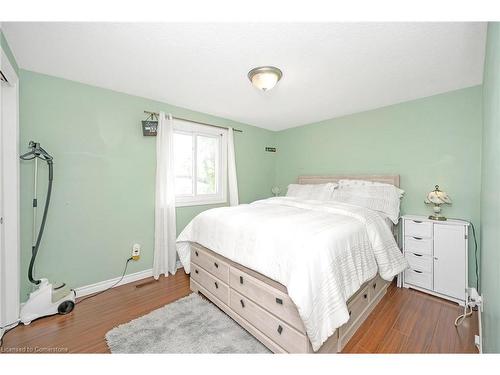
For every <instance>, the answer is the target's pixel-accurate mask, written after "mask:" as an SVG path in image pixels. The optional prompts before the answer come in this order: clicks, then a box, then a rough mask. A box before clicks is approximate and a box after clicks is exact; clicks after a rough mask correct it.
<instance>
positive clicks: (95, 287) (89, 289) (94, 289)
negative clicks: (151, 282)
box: [75, 261, 182, 298]
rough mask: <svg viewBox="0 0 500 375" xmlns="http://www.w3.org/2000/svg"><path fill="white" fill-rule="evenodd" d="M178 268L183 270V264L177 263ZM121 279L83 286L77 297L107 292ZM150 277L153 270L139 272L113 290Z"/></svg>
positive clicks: (128, 277)
mask: <svg viewBox="0 0 500 375" xmlns="http://www.w3.org/2000/svg"><path fill="white" fill-rule="evenodd" d="M176 266H177V269H179V268H182V264H181V262H180V261H177V263H176ZM120 277H121V276H119V277H115V278H114V279H109V280H104V281H99V282H97V283H94V284H90V285H85V286H82V287H79V288H75V292H76V297H77V298H79V297H84V296H88V295H89V294H94V293H98V292H102V291H103V290H106V289H108V288H110V287H112V286H113V285H114V284H115V283H116V282H117V281H118V280H120ZM148 277H153V269H152V268H149V269H147V270H144V271H139V272H135V273H131V274H128V275H125V277H124V278H123V280H122V281H120V282H119V283H118V284H116V285H115V286H113V288H116V287H118V286H120V285H125V284H129V283H133V282H134V281H137V280H142V279H147V278H148Z"/></svg>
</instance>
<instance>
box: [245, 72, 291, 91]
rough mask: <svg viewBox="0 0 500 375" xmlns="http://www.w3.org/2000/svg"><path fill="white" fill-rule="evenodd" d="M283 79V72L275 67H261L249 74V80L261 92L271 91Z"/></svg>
mask: <svg viewBox="0 0 500 375" xmlns="http://www.w3.org/2000/svg"><path fill="white" fill-rule="evenodd" d="M281 77H283V72H282V71H281V70H279V69H278V68H276V67H275V66H259V67H257V68H253V69H252V70H250V71H249V72H248V79H249V80H250V82H252V85H254V86H255V87H257V88H258V89H259V90H262V91H268V90H271V89H272V88H273V87H274V86H276V84H277V83H278V81H279V80H280V79H281Z"/></svg>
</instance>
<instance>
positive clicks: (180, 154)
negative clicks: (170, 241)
mask: <svg viewBox="0 0 500 375" xmlns="http://www.w3.org/2000/svg"><path fill="white" fill-rule="evenodd" d="M174 162H175V195H176V202H177V206H195V205H202V204H215V203H224V202H226V197H227V130H225V129H219V128H215V127H211V126H205V125H199V124H196V123H192V122H189V121H183V120H175V121H174Z"/></svg>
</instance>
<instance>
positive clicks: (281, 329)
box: [278, 324, 283, 335]
mask: <svg viewBox="0 0 500 375" xmlns="http://www.w3.org/2000/svg"><path fill="white" fill-rule="evenodd" d="M281 332H283V327H282V326H281V324H280V325H278V333H279V334H280V335H281Z"/></svg>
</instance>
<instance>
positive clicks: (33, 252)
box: [28, 160, 54, 285]
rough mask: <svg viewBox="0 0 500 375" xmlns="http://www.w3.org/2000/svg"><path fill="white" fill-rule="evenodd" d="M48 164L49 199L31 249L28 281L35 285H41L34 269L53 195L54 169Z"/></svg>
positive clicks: (51, 164)
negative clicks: (35, 276)
mask: <svg viewBox="0 0 500 375" xmlns="http://www.w3.org/2000/svg"><path fill="white" fill-rule="evenodd" d="M47 164H48V166H49V186H48V188H47V197H46V198H45V207H44V209H43V217H42V223H41V224H40V230H39V231H38V236H37V238H36V242H35V245H34V246H33V247H32V249H31V260H30V266H29V268H28V279H29V281H30V282H32V283H33V284H35V285H38V284H40V280H38V279H34V278H33V267H34V266H35V259H36V254H37V253H38V248H39V247H40V242H41V241H42V235H43V230H44V229H45V222H46V221H47V212H48V211H49V203H50V196H51V194H52V179H53V173H54V167H53V162H52V160H47Z"/></svg>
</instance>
